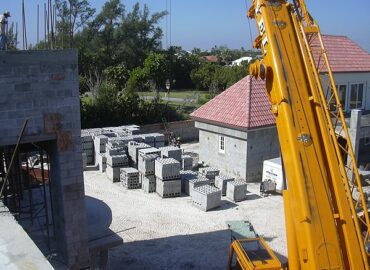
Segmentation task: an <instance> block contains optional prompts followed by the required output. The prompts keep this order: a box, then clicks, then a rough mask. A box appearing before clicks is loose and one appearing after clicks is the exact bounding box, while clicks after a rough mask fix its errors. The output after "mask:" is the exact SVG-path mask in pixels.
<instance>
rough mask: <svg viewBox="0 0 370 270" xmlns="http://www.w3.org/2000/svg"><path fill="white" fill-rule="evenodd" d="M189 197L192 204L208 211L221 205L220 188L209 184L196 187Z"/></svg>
mask: <svg viewBox="0 0 370 270" xmlns="http://www.w3.org/2000/svg"><path fill="white" fill-rule="evenodd" d="M191 198H192V201H193V203H194V205H196V206H197V207H199V208H200V209H202V210H203V211H208V210H211V209H214V208H217V207H219V206H220V205H221V190H219V189H218V188H216V187H213V186H210V185H204V186H200V187H196V188H194V190H193V193H192V196H191Z"/></svg>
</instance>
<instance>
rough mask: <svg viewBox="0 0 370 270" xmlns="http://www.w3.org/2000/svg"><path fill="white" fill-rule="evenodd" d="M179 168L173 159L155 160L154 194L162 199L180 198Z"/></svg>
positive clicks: (178, 163)
mask: <svg viewBox="0 0 370 270" xmlns="http://www.w3.org/2000/svg"><path fill="white" fill-rule="evenodd" d="M180 167H181V165H180V162H178V161H177V160H175V159H173V158H158V159H156V160H155V176H156V192H157V193H158V194H159V196H161V197H162V198H170V197H179V196H181V179H180Z"/></svg>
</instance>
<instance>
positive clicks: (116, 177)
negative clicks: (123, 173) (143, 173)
mask: <svg viewBox="0 0 370 270" xmlns="http://www.w3.org/2000/svg"><path fill="white" fill-rule="evenodd" d="M120 169H121V168H120V167H111V166H109V165H108V164H107V167H106V169H105V174H106V175H107V177H108V178H109V179H110V180H112V181H113V183H115V182H119V181H120Z"/></svg>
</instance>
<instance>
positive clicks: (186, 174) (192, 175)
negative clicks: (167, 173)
mask: <svg viewBox="0 0 370 270" xmlns="http://www.w3.org/2000/svg"><path fill="white" fill-rule="evenodd" d="M180 178H181V192H184V193H186V192H185V186H186V185H187V186H188V187H189V183H188V182H189V181H190V180H192V179H197V178H198V174H197V173H196V172H194V171H189V170H188V171H180ZM187 194H188V195H189V192H188V193H187Z"/></svg>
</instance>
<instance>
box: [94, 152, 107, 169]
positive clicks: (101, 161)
mask: <svg viewBox="0 0 370 270" xmlns="http://www.w3.org/2000/svg"><path fill="white" fill-rule="evenodd" d="M95 164H97V165H99V172H101V173H104V172H105V170H106V169H107V157H106V155H105V153H96V154H95Z"/></svg>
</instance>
